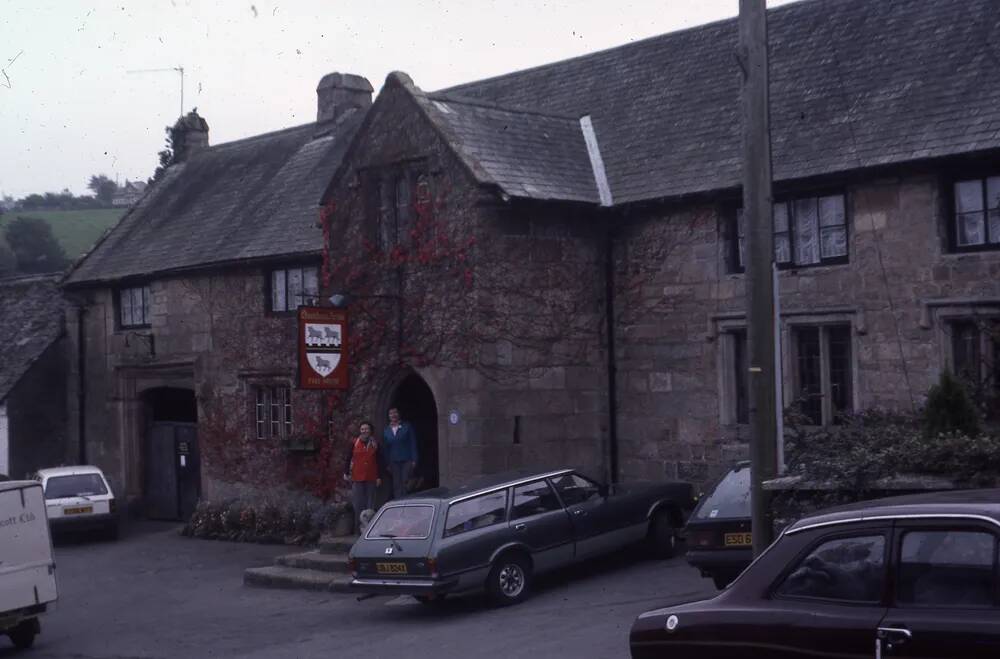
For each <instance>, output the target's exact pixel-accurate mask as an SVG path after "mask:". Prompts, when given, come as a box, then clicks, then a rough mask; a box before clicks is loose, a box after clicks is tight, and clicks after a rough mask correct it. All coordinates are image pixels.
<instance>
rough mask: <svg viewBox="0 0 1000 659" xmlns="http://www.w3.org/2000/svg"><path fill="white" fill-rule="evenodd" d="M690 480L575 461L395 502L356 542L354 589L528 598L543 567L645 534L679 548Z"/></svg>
mask: <svg viewBox="0 0 1000 659" xmlns="http://www.w3.org/2000/svg"><path fill="white" fill-rule="evenodd" d="M693 504H694V500H693V498H692V488H691V485H690V484H688V483H631V484H617V485H614V486H611V487H608V486H605V485H602V484H599V483H597V482H595V481H593V480H591V479H589V478H587V477H585V476H583V475H581V474H579V473H577V472H575V471H572V470H570V469H560V470H557V471H549V472H541V473H525V472H519V473H509V474H500V475H496V476H488V477H483V478H480V479H479V480H477V481H476V482H473V483H471V484H469V485H467V486H465V487H462V488H458V489H448V488H436V489H433V490H427V491H425V492H420V493H417V494H414V495H411V496H409V497H406V498H403V499H398V500H395V501H390V502H389V503H387V504H386V505H385V506H383V507H382V508H381V510H379V512H378V514H377V515H376V517H375V518H374V519H373V520H372V523H371V525H370V526H369V527H368V530H367V532H366V533H365V535H364V536H362V537H360V538H358V540H357V542H355V543H354V546H353V547H352V548H351V552H350V557H349V558H350V569H351V571H352V574H353V576H354V578H353V580H352V582H351V586H352V588H353V589H354V590H357V591H359V592H366V593H375V594H410V595H414V596H416V597H417V599H418V600H420V601H422V602H432V601H437V600H439V599H441V598H442V597H444V596H445V595H446V594H450V593H461V592H467V591H473V590H481V589H484V588H485V589H486V591H487V593H488V594H489V595H490V596H491V597H492V598H493V599H494V600H495V601H496V602H497V603H499V604H513V603H516V602H519V601H521V600H522V599H524V598H525V597H526V596H527V594H528V591H529V588H530V585H531V582H532V579H533V577H534V576H535V575H538V574H540V573H543V572H546V571H548V570H552V569H555V568H558V567H562V566H565V565H569V564H570V563H573V562H575V561H578V560H583V559H586V558H589V557H591V556H596V555H599V554H603V553H607V552H611V551H614V550H616V549H620V548H622V547H625V546H627V545H630V544H635V543H639V542H643V541H646V542H648V543H649V545H650V547H651V548H652V549H653V551H654V552H655V554H656V555H658V556H661V557H669V556H671V555H673V551H674V546H675V542H676V537H677V530H678V529H679V528H680V527H681V526H682V524H683V521H684V515H685V513H686V511H688V510H690V508H691V507H692V506H693Z"/></svg>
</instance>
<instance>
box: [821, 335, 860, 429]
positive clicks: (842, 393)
mask: <svg viewBox="0 0 1000 659" xmlns="http://www.w3.org/2000/svg"><path fill="white" fill-rule="evenodd" d="M826 331H827V339H828V341H829V346H830V400H831V402H832V403H833V413H834V415H840V414H843V413H844V412H850V411H851V409H852V407H853V398H854V395H853V382H852V381H851V328H850V327H849V326H840V327H829V328H827V330H826ZM833 421H836V418H834V419H833Z"/></svg>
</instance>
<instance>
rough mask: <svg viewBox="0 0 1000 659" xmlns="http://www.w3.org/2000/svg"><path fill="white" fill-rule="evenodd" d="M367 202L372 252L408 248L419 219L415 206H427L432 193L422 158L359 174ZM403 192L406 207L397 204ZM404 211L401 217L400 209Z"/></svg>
mask: <svg viewBox="0 0 1000 659" xmlns="http://www.w3.org/2000/svg"><path fill="white" fill-rule="evenodd" d="M362 176H363V178H364V190H365V193H364V194H365V195H366V197H367V199H368V201H367V202H366V204H367V216H368V217H367V221H368V223H369V227H370V229H369V231H368V235H369V237H370V239H371V243H372V246H373V247H374V248H375V250H376V251H378V252H382V253H387V252H390V251H392V250H394V249H396V248H397V247H400V248H405V247H407V246H409V245H410V243H411V242H412V240H411V232H412V231H413V229H414V228H415V227H416V223H417V220H418V219H419V209H418V206H419V205H420V204H423V203H429V202H430V200H431V199H432V190H431V182H430V176H429V174H428V166H427V163H426V160H425V159H423V158H419V159H414V160H407V161H403V162H397V163H392V164H388V165H383V166H373V167H370V168H368V169H367V170H366V171H364V172H362ZM402 191H405V193H406V194H405V197H406V198H407V199H408V202H407V203H406V204H402V203H400V199H401V197H400V193H401V192H402ZM404 208H405V209H406V211H405V218H404V222H403V223H402V224H401V223H400V218H401V216H403V215H404V213H403V212H401V209H404Z"/></svg>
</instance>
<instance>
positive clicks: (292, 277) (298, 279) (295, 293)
mask: <svg viewBox="0 0 1000 659" xmlns="http://www.w3.org/2000/svg"><path fill="white" fill-rule="evenodd" d="M300 304H302V270H300V269H299V268H292V269H290V270H289V271H288V310H289V311H292V310H293V309H297V308H298V307H299V305H300Z"/></svg>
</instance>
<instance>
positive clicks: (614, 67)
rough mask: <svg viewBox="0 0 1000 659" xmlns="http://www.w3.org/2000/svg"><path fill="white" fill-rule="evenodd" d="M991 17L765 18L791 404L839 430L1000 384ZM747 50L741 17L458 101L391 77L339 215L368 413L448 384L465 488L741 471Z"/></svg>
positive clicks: (925, 13)
mask: <svg viewBox="0 0 1000 659" xmlns="http://www.w3.org/2000/svg"><path fill="white" fill-rule="evenodd" d="M995 10H996V5H995V3H993V2H990V1H988V0H973V1H972V2H965V1H961V2H959V1H958V0H945V1H929V0H928V1H924V0H919V1H914V2H883V3H871V2H867V1H864V0H833V1H829V2H819V1H818V0H817V1H812V2H801V3H796V4H793V5H789V6H786V7H781V8H778V9H775V10H772V11H770V12H768V19H769V30H770V53H771V104H772V107H771V126H772V140H773V160H774V174H775V181H776V182H775V202H776V204H775V216H774V231H775V240H776V249H775V260H776V262H777V264H778V267H779V268H780V274H779V277H778V279H779V282H780V305H781V322H780V328H781V336H782V362H783V387H782V388H783V399H784V401H785V403H786V404H792V403H795V404H798V405H799V406H800V407H801V409H802V410H803V412H804V413H805V414H807V415H808V417H810V418H811V419H812V421H813V423H815V424H830V423H835V422H836V418H837V416H838V414H840V413H842V412H848V411H852V410H860V409H864V408H869V407H874V406H888V407H893V408H898V409H905V410H909V409H914V408H916V407H917V406H919V405H920V403H921V401H922V399H923V396H924V395H925V394H926V391H927V389H928V387H929V386H930V385H931V384H932V383H933V382H934V381H935V380H936V378H937V377H938V374H939V372H940V371H941V370H942V369H945V368H951V369H955V370H964V371H969V370H973V371H975V372H976V374H977V375H979V376H981V377H982V378H984V379H986V380H988V383H989V384H990V385H991V386H996V385H997V378H996V377H994V376H992V375H991V373H992V366H993V364H994V363H995V362H997V361H998V359H1000V355H998V354H997V350H998V349H997V344H996V343H995V342H991V339H990V338H989V333H988V332H986V331H985V329H986V326H987V324H988V323H992V322H995V320H994V319H996V318H997V317H1000V165H998V163H1000V104H998V103H997V100H998V98H1000V97H998V94H1000V89H998V88H997V85H996V84H995V77H996V71H997V62H998V59H997V51H996V48H995V47H994V46H993V44H994V43H995V42H996V39H997V37H998V36H1000V14H998V13H997V12H996V11H995ZM959 17H961V18H959ZM736 43H737V30H736V21H735V20H728V21H721V22H718V23H713V24H710V25H706V26H702V27H698V28H694V29H689V30H684V31H680V32H676V33H671V34H667V35H664V36H661V37H656V38H652V39H647V40H645V41H641V42H637V43H632V44H628V45H625V46H622V47H619V48H614V49H611V50H607V51H603V52H599V53H594V54H591V55H586V56H583V57H578V58H575V59H572V60H567V61H564V62H557V63H554V64H549V65H545V66H540V67H537V68H533V69H529V70H526V71H520V72H516V73H511V74H508V75H503V76H499V77H497V78H492V79H488V80H483V81H478V82H472V83H468V84H464V85H460V86H457V87H453V88H450V89H446V90H442V91H439V92H436V93H425V92H423V91H422V90H420V89H419V88H418V87H417V86H416V85H415V84H414V83H413V81H412V80H410V79H409V78H408V77H407V76H406V75H405V74H392V75H390V76H389V78H388V80H387V81H386V85H385V87H384V88H383V89H382V91H381V92H380V94H379V96H378V97H377V99H376V100H375V102H374V104H373V106H372V109H371V110H370V111H369V113H368V116H367V118H366V119H365V123H364V125H363V126H362V128H361V129H360V130H359V132H358V134H357V136H356V137H355V138H354V141H353V143H352V145H351V147H350V149H349V150H348V152H347V155H346V156H345V159H344V162H343V164H342V165H341V167H340V168H339V169H338V172H337V175H336V176H335V177H334V180H333V182H332V183H331V186H330V188H329V189H328V190H327V194H326V196H325V198H324V199H325V201H326V202H327V203H328V204H329V205H328V208H327V213H326V217H327V220H328V222H329V231H330V232H331V234H332V235H336V236H338V240H336V241H334V242H332V243H331V246H330V251H329V261H330V263H333V264H337V266H338V267H337V269H335V270H334V271H333V273H332V275H333V276H332V278H331V284H330V286H331V288H330V291H333V292H337V291H346V292H347V293H348V294H350V293H355V301H354V303H353V304H352V305H350V308H351V309H353V311H351V314H352V318H353V319H355V320H353V321H352V322H354V323H356V327H355V328H354V335H355V336H357V335H360V336H361V337H362V339H364V338H365V337H371V336H377V337H379V338H378V340H377V341H375V342H373V343H374V344H375V345H370V344H369V343H371V342H366V343H365V344H363V345H362V346H360V347H357V346H356V350H357V353H358V354H357V356H356V357H352V360H353V361H352V364H353V371H352V378H354V384H352V387H353V388H354V396H355V398H353V399H352V401H353V402H352V405H353V407H354V408H356V409H364V410H366V412H367V413H368V414H371V415H376V416H377V415H379V414H381V413H382V412H383V411H384V409H385V408H386V406H387V405H388V404H389V401H393V400H395V401H400V400H403V401H405V400H406V395H405V392H404V393H400V392H399V391H398V390H397V389H396V387H397V383H399V382H401V381H407V382H409V381H411V380H413V379H414V378H416V379H419V380H420V381H422V382H423V383H425V384H426V386H427V388H428V389H429V391H430V395H431V397H432V399H433V401H434V403H435V404H434V406H433V409H435V410H436V412H437V418H436V419H432V420H431V422H432V423H433V424H435V425H436V429H437V434H436V437H437V438H438V442H437V446H436V450H435V454H436V456H437V458H438V463H439V464H438V465H437V467H438V469H439V471H440V476H441V478H442V479H443V480H454V479H460V478H463V477H467V476H469V475H472V474H476V473H482V472H491V471H497V470H501V469H504V468H509V467H518V466H531V467H536V466H537V467H542V466H551V465H556V464H572V465H578V466H582V467H584V468H589V469H590V470H592V471H594V472H596V473H604V474H606V475H614V476H621V477H625V478H642V477H645V478H664V477H666V478H681V479H686V480H693V481H696V482H703V481H705V480H706V479H707V478H709V477H710V476H712V475H713V474H714V473H715V472H717V471H718V470H719V469H720V468H721V466H722V465H724V464H726V463H728V462H729V461H731V460H733V459H736V458H738V457H741V456H744V455H745V453H746V445H745V440H746V436H747V426H746V425H745V422H746V419H747V404H748V403H747V384H746V376H745V373H746V369H747V364H746V345H745V341H746V338H745V337H746V329H745V328H746V318H745V311H744V295H745V282H744V276H743V274H742V269H743V268H742V258H743V256H742V231H743V230H742V223H741V221H740V210H739V206H740V190H739V183H740V122H739V76H738V66H737V63H736V59H735V58H734V57H733V53H734V49H735V47H736ZM421 208H422V209H423V210H422V211H421ZM442 243H443V244H445V245H447V246H449V247H448V248H447V249H441V248H440V244H442ZM358 255H361V256H360V257H358ZM359 258H360V260H361V261H363V262H364V264H366V265H367V266H368V267H366V268H365V267H361V264H360V263H359V262H358V261H359ZM348 299H350V298H349V297H348ZM355 385H356V386H355ZM609 392H610V395H609ZM428 400H430V398H428ZM425 405H426V404H425Z"/></svg>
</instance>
